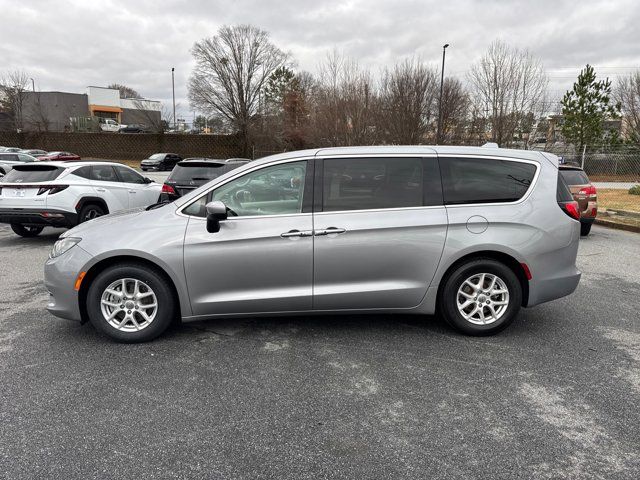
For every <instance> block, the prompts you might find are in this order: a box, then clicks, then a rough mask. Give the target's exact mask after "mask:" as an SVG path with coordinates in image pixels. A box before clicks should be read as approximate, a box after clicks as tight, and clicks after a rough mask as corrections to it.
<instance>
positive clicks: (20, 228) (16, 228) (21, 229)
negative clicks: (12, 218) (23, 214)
mask: <svg viewBox="0 0 640 480" xmlns="http://www.w3.org/2000/svg"><path fill="white" fill-rule="evenodd" d="M31 228H33V227H31ZM11 230H13V233H15V234H16V235H20V236H21V237H24V238H31V237H37V236H38V235H40V233H41V232H42V230H44V227H36V229H35V230H33V231H30V230H28V227H25V226H24V225H21V224H19V223H12V224H11Z"/></svg>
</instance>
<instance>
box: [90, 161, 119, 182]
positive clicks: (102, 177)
mask: <svg viewBox="0 0 640 480" xmlns="http://www.w3.org/2000/svg"><path fill="white" fill-rule="evenodd" d="M91 180H97V181H99V182H117V181H118V177H117V176H116V171H115V170H114V169H113V167H112V166H111V165H93V166H92V167H91Z"/></svg>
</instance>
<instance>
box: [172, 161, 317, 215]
mask: <svg viewBox="0 0 640 480" xmlns="http://www.w3.org/2000/svg"><path fill="white" fill-rule="evenodd" d="M306 170H307V162H306V161H302V162H292V163H284V164H280V165H274V166H271V167H265V168H261V169H259V170H255V171H253V172H250V173H247V174H246V175H243V176H241V177H239V178H236V179H234V180H232V181H230V182H228V183H226V184H224V185H222V186H220V187H218V188H216V189H215V190H214V191H213V192H211V193H210V194H208V195H205V196H203V197H202V198H200V199H199V200H198V201H196V202H194V203H192V204H191V205H189V207H187V208H186V209H185V210H184V213H186V214H187V215H195V216H199V217H204V216H205V208H204V206H205V205H206V203H207V202H211V201H216V200H218V201H221V202H223V203H224V204H225V205H226V206H227V208H228V209H229V216H239V217H247V216H260V215H287V214H296V213H301V212H302V200H303V195H304V184H305V176H306Z"/></svg>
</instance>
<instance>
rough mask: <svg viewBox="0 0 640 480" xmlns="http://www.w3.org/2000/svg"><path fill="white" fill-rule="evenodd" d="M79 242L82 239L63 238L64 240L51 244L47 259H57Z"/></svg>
mask: <svg viewBox="0 0 640 480" xmlns="http://www.w3.org/2000/svg"><path fill="white" fill-rule="evenodd" d="M80 240H82V239H81V238H74V237H65V238H61V239H59V240H58V241H57V242H56V243H54V244H53V249H52V250H51V253H50V254H49V258H56V257H59V256H60V255H62V254H63V253H64V252H66V251H67V250H69V249H70V248H72V247H73V246H74V245H76V244H77V243H78V242H80Z"/></svg>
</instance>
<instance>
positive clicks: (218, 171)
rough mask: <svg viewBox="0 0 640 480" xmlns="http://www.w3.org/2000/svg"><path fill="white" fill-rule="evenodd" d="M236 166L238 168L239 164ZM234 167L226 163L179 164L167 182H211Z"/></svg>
mask: <svg viewBox="0 0 640 480" xmlns="http://www.w3.org/2000/svg"><path fill="white" fill-rule="evenodd" d="M237 166H238V167H239V166H240V164H238V165H237ZM235 167H236V166H229V165H228V164H226V163H209V164H204V163H179V164H178V165H176V166H175V167H174V169H173V170H172V171H171V174H170V175H169V178H167V181H170V182H178V183H180V182H185V181H186V182H189V181H190V180H202V179H206V180H213V179H214V178H218V177H219V176H220V175H222V174H223V173H227V172H228V171H229V170H232V169H233V168H235Z"/></svg>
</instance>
